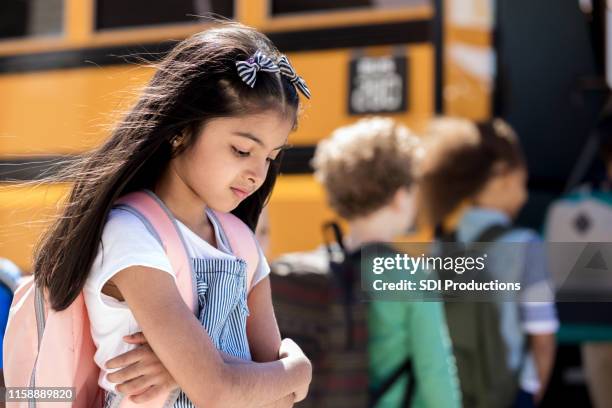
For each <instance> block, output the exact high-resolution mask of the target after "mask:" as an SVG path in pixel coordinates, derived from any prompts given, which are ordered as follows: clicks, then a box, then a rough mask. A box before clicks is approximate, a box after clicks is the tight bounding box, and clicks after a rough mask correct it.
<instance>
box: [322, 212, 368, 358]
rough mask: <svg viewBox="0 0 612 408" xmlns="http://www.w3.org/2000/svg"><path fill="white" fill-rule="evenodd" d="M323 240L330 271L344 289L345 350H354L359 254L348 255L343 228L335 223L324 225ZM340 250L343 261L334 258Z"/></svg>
mask: <svg viewBox="0 0 612 408" xmlns="http://www.w3.org/2000/svg"><path fill="white" fill-rule="evenodd" d="M330 235H331V237H330ZM323 240H324V242H325V248H326V249H327V253H328V256H329V269H330V271H331V273H332V274H333V276H334V277H335V279H336V281H337V282H338V284H339V286H340V288H341V289H342V294H343V303H344V317H345V319H346V335H345V339H346V343H345V348H346V349H347V350H350V349H352V348H354V345H355V342H354V339H353V332H354V327H355V319H354V317H353V304H354V303H355V300H354V296H353V291H354V285H355V281H356V276H355V274H356V271H355V267H354V265H353V262H354V258H355V256H358V255H359V252H357V253H354V254H349V253H348V251H347V250H346V247H345V246H344V236H343V234H342V228H340V225H339V224H338V223H337V222H335V221H331V222H327V223H325V224H323ZM338 249H340V251H341V252H342V260H341V261H338V260H337V259H336V257H335V256H334V252H335V251H337V250H338Z"/></svg>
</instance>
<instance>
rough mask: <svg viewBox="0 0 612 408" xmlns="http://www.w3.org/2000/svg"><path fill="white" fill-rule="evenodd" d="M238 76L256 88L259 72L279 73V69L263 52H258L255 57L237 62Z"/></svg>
mask: <svg viewBox="0 0 612 408" xmlns="http://www.w3.org/2000/svg"><path fill="white" fill-rule="evenodd" d="M236 67H237V68H238V75H240V78H241V79H242V80H243V81H244V82H245V83H246V84H247V85H248V86H250V87H251V88H253V87H254V86H255V81H256V80H257V72H258V71H264V72H279V71H280V70H279V67H278V65H276V64H275V63H274V62H273V61H272V60H271V59H270V58H268V57H267V56H265V55H264V54H263V53H262V52H261V51H257V52H256V53H255V55H253V56H252V57H251V58H249V59H248V60H246V61H238V62H236Z"/></svg>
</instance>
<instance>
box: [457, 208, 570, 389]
mask: <svg viewBox="0 0 612 408" xmlns="http://www.w3.org/2000/svg"><path fill="white" fill-rule="evenodd" d="M493 225H501V226H507V227H511V225H512V220H511V219H510V217H508V215H506V214H505V213H503V212H501V211H497V210H493V209H489V208H479V207H472V208H470V209H468V210H467V211H466V212H465V213H464V214H463V216H462V217H461V219H460V221H459V223H458V225H457V240H458V241H459V242H468V243H469V242H473V241H474V240H476V239H477V238H478V236H479V235H480V234H482V233H483V232H484V231H485V230H486V229H487V228H489V227H491V226H493ZM511 243H520V244H524V245H508V244H511ZM504 244H506V245H505V246H504V247H503V248H504V249H503V250H499V248H500V247H499V246H503V245H504ZM493 245H494V246H498V247H497V249H498V253H499V254H503V255H504V256H496V257H491V258H490V259H489V261H488V264H487V265H488V268H487V270H490V272H491V274H493V275H494V276H495V277H497V278H504V280H505V281H516V282H520V283H521V288H522V290H521V293H522V295H521V297H522V299H521V301H519V302H518V303H517V302H502V303H501V305H500V306H501V310H502V311H501V327H500V330H501V332H502V336H503V338H504V340H505V341H506V345H507V347H508V355H507V356H506V357H507V364H508V366H509V367H511V368H512V369H515V370H521V373H520V383H521V388H523V389H524V390H525V391H528V392H530V393H535V392H537V391H538V389H539V381H538V377H537V373H536V370H535V364H534V362H533V358H532V356H531V355H530V353H527V355H525V353H524V351H523V350H525V342H526V335H528V334H544V333H555V332H556V331H557V329H558V327H559V321H558V319H557V313H556V308H555V304H554V295H553V291H552V288H553V284H552V280H551V278H550V271H549V269H548V265H547V261H546V257H545V256H544V251H543V242H542V240H541V238H540V237H539V236H538V235H537V234H536V233H535V231H532V230H529V229H525V228H511V229H510V230H509V231H508V232H507V233H505V234H503V235H502V236H501V237H499V238H498V239H497V240H496V241H495V243H494V244H493ZM534 293H535V295H533V294H534ZM530 296H531V298H530Z"/></svg>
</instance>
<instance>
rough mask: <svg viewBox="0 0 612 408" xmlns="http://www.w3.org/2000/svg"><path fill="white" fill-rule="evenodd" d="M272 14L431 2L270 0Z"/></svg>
mask: <svg viewBox="0 0 612 408" xmlns="http://www.w3.org/2000/svg"><path fill="white" fill-rule="evenodd" d="M271 2H272V14H273V15H275V14H290V13H310V12H317V11H330V10H346V9H363V8H368V9H371V8H374V9H385V8H397V7H412V6H422V5H427V4H431V0H334V1H330V0H271Z"/></svg>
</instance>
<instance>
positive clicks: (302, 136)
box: [0, 0, 492, 272]
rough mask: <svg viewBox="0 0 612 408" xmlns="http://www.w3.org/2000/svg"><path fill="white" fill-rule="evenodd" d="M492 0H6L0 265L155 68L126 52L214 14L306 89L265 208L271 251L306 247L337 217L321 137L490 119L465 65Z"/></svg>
mask: <svg viewBox="0 0 612 408" xmlns="http://www.w3.org/2000/svg"><path fill="white" fill-rule="evenodd" d="M491 2H492V0H471V1H467V0H446V1H443V0H368V1H363V0H353V1H348V0H336V1H333V2H332V1H323V0H309V1H306V0H304V1H297V0H235V1H233V2H232V1H229V0H227V1H220V0H211V1H206V0H180V1H179V0H173V1H171V2H170V1H151V0H148V1H147V0H29V1H24V2H3V3H7V4H3V5H1V6H0V27H4V28H0V90H1V91H2V97H1V98H0V118H1V119H0V257H6V258H10V259H12V260H14V261H15V262H16V263H17V264H18V265H19V266H20V267H21V268H23V270H24V271H28V272H29V271H30V269H31V254H32V247H33V245H34V244H35V243H36V241H37V239H38V237H39V236H40V233H41V231H42V229H43V228H44V227H45V225H46V222H48V220H49V219H50V217H52V216H53V215H54V214H56V211H57V204H58V203H59V202H60V201H61V197H62V196H63V195H64V194H65V193H66V191H67V187H68V186H66V185H58V184H49V183H45V184H40V185H37V184H36V180H38V179H40V177H41V175H48V174H49V172H52V171H53V168H55V167H54V166H57V165H58V164H57V163H58V162H60V163H61V162H62V161H63V160H70V158H72V157H77V156H78V155H79V154H81V153H83V152H84V151H87V150H89V149H92V148H94V147H95V146H97V145H98V144H100V143H101V142H102V141H103V140H104V139H105V138H106V137H108V136H109V134H110V130H109V129H110V128H111V127H112V125H113V123H114V122H115V121H116V120H117V118H118V117H119V115H121V112H122V111H124V110H125V109H126V108H127V107H128V106H129V105H130V103H132V102H133V101H134V98H135V96H136V95H137V92H138V88H139V87H140V86H142V85H143V84H144V83H145V82H146V81H147V80H148V78H149V77H150V75H151V74H152V72H153V71H152V68H150V67H147V66H146V64H142V63H135V62H134V58H132V57H133V56H134V55H138V56H140V57H142V58H145V59H147V60H151V61H154V60H155V59H156V58H159V57H160V56H162V55H164V53H166V52H167V51H168V50H170V49H171V47H172V46H173V45H174V44H176V42H177V41H179V40H181V39H183V38H185V37H187V36H189V35H191V34H193V33H195V32H198V31H201V30H205V29H206V28H208V27H210V26H211V24H213V23H211V21H210V19H208V20H207V19H206V18H202V16H207V15H210V13H215V14H216V15H218V16H223V17H227V18H231V19H235V20H237V21H240V22H242V23H244V24H247V25H250V26H253V27H256V28H258V29H259V30H260V31H262V32H265V33H266V34H267V35H268V36H269V37H270V38H271V39H272V40H273V42H274V43H275V44H276V45H277V46H278V47H279V49H280V50H281V51H283V52H285V53H286V54H287V55H288V57H289V58H290V60H291V61H292V64H293V65H294V67H295V68H296V71H297V72H299V74H300V75H301V76H302V77H303V78H304V79H305V80H306V81H307V83H308V85H309V87H310V89H311V91H312V99H311V100H309V101H306V102H305V104H304V111H303V114H302V117H301V122H300V124H299V129H298V130H297V131H296V132H295V133H294V134H292V135H291V140H290V141H291V143H292V144H293V145H294V146H295V148H294V149H292V150H291V151H289V152H288V154H287V155H286V156H285V160H284V163H283V175H282V176H281V177H280V178H279V180H278V183H277V187H276V189H275V191H274V193H273V196H272V199H271V202H270V205H269V211H270V223H271V240H270V241H271V248H270V254H269V255H270V257H272V258H273V257H275V256H276V255H278V254H281V253H284V252H288V251H295V250H304V249H310V248H313V247H315V246H316V245H317V244H319V243H320V242H321V231H320V225H321V224H322V223H323V221H325V220H327V219H330V218H333V217H334V214H333V213H332V212H331V211H330V210H329V208H328V206H327V205H326V203H325V197H324V196H323V192H322V190H321V188H320V187H319V186H318V185H317V183H316V182H315V180H314V178H313V176H312V171H311V169H310V166H309V160H310V158H311V157H312V155H313V152H314V147H315V145H316V143H317V141H319V140H320V139H322V138H324V137H326V136H328V135H329V134H330V132H331V131H332V130H333V129H335V128H337V127H338V126H342V125H346V124H349V123H351V122H353V121H355V120H357V119H359V118H360V117H363V116H367V115H372V114H384V115H388V116H391V117H393V118H395V119H397V120H399V121H400V122H402V123H405V124H406V125H408V126H409V127H412V128H413V129H415V130H417V131H418V130H420V129H422V128H423V126H424V125H425V124H426V122H427V121H428V120H429V119H430V118H431V117H432V116H433V115H435V114H436V113H441V112H447V113H451V114H457V115H462V116H467V117H471V118H474V119H479V118H485V117H488V116H489V115H490V105H491V95H492V92H491V81H490V78H487V75H489V73H487V72H485V73H483V72H482V70H480V71H479V70H478V69H474V67H471V66H470V63H469V60H470V57H473V56H474V55H480V56H481V57H482V56H483V55H484V56H485V58H486V55H487V53H488V52H490V49H491V21H490V20H491V15H492V13H491ZM15 4H17V5H15ZM466 5H469V7H471V8H470V11H468V13H467V14H468V15H466V12H465V10H466V8H465V6H466ZM9 23H10V24H9ZM491 75H492V74H491ZM24 183H25V184H24Z"/></svg>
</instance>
